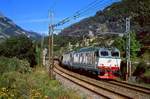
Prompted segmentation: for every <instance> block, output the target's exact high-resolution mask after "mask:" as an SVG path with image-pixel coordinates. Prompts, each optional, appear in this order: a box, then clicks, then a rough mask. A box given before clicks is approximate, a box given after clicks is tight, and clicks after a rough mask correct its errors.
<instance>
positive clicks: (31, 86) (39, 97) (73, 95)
mask: <svg viewBox="0 0 150 99" xmlns="http://www.w3.org/2000/svg"><path fill="white" fill-rule="evenodd" d="M0 59H1V58H0ZM2 60H3V64H1V63H0V69H1V70H2V68H4V66H3V65H5V67H6V68H7V67H8V68H7V69H10V70H5V71H1V75H0V99H81V98H82V97H81V96H79V95H78V94H77V92H76V91H74V90H72V89H65V88H64V87H63V86H62V85H61V84H60V83H59V82H58V81H56V80H50V79H49V76H48V74H47V72H46V71H45V69H44V68H36V69H31V68H30V69H29V72H28V71H25V70H26V69H25V70H24V68H23V67H22V66H19V64H20V61H19V60H18V59H16V58H15V59H13V60H12V59H6V58H4V59H2ZM6 60H7V62H5V61H6ZM16 60H17V62H16ZM0 61H1V60H0ZM14 61H15V63H14ZM12 63H14V64H12ZM25 63H26V62H25ZM10 64H11V65H10ZM16 64H17V69H16ZM21 64H22V61H21ZM23 64H24V62H23ZM25 66H26V65H25ZM14 67H15V68H14ZM27 67H28V66H27ZM20 68H21V70H20ZM22 68H23V69H22ZM28 68H29V67H28ZM22 71H25V72H22Z"/></svg>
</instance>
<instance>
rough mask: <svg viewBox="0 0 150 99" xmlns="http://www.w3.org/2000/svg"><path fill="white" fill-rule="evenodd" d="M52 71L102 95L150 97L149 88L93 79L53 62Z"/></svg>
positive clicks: (133, 98) (131, 98) (135, 98)
mask: <svg viewBox="0 0 150 99" xmlns="http://www.w3.org/2000/svg"><path fill="white" fill-rule="evenodd" d="M54 72H56V73H57V74H59V75H61V76H63V77H65V78H66V79H68V80H70V81H72V82H74V83H76V84H78V85H80V86H82V87H84V88H86V89H88V90H90V91H92V92H94V93H96V94H98V95H100V96H102V97H104V98H112V99H150V89H149V88H145V87H142V86H137V85H133V84H129V83H126V82H120V81H101V80H95V79H92V78H89V77H86V76H84V75H79V74H77V73H74V72H71V71H68V70H66V69H63V68H62V67H60V66H58V65H57V64H55V68H54Z"/></svg>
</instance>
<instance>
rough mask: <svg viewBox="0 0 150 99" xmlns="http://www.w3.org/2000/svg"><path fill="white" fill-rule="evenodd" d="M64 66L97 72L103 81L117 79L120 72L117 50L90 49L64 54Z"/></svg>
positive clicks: (118, 52)
mask: <svg viewBox="0 0 150 99" xmlns="http://www.w3.org/2000/svg"><path fill="white" fill-rule="evenodd" d="M62 64H63V65H65V66H67V67H69V68H72V69H82V70H85V71H91V72H95V73H96V74H97V76H98V77H99V78H101V79H116V78H117V77H118V75H119V71H120V64H121V58H120V51H119V50H118V49H117V48H105V47H89V48H81V49H80V50H78V51H72V52H68V53H65V54H63V56H62Z"/></svg>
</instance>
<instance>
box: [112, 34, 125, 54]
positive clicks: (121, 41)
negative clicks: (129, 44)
mask: <svg viewBox="0 0 150 99" xmlns="http://www.w3.org/2000/svg"><path fill="white" fill-rule="evenodd" d="M113 46H115V47H116V48H118V49H119V50H120V51H125V36H124V37H117V38H116V39H115V41H114V43H113Z"/></svg>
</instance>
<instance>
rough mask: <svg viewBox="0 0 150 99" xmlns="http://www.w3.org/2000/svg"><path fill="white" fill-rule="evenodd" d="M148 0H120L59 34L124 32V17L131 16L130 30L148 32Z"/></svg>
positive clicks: (149, 8)
mask: <svg viewBox="0 0 150 99" xmlns="http://www.w3.org/2000/svg"><path fill="white" fill-rule="evenodd" d="M149 5H150V0H121V1H120V2H117V3H114V4H112V5H110V6H109V7H107V8H105V9H104V10H103V11H98V12H97V13H96V14H95V16H92V17H89V18H86V19H83V20H81V21H80V22H78V23H75V24H73V25H71V26H69V27H67V28H65V29H64V30H63V31H62V32H61V33H60V35H65V36H76V37H78V36H81V35H85V34H88V32H89V30H90V31H92V32H93V33H94V34H95V35H96V34H98V33H103V32H118V33H124V32H125V24H126V23H125V18H127V17H131V30H132V31H135V32H136V33H140V32H148V33H150V29H149V27H150V6H149Z"/></svg>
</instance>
